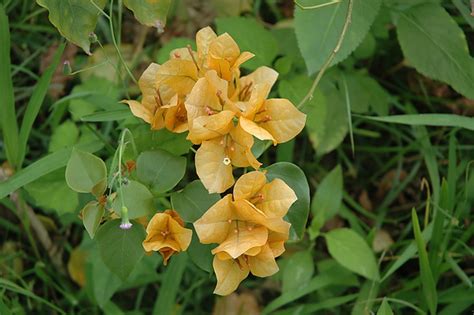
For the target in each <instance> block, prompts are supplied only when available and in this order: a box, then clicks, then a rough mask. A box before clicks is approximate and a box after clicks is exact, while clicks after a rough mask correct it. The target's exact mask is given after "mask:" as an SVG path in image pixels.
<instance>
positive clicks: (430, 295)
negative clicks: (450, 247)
mask: <svg viewBox="0 0 474 315" xmlns="http://www.w3.org/2000/svg"><path fill="white" fill-rule="evenodd" d="M411 220H412V224H413V233H414V234H415V241H416V245H417V247H418V262H419V266H420V274H421V276H420V281H421V287H422V289H423V296H424V298H425V302H426V304H427V305H428V308H429V309H430V312H431V314H436V308H437V305H438V295H437V292H436V283H435V281H434V279H433V273H432V272H431V268H430V262H429V260H428V253H427V252H426V245H425V241H424V240H423V236H422V235H421V229H420V223H419V222H418V216H417V215H416V210H415V209H414V208H413V209H412V211H411Z"/></svg>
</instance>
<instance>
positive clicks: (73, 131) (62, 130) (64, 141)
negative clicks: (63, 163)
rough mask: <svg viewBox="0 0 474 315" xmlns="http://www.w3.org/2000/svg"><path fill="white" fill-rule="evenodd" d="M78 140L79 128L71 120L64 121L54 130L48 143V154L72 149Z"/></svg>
mask: <svg viewBox="0 0 474 315" xmlns="http://www.w3.org/2000/svg"><path fill="white" fill-rule="evenodd" d="M78 139H79V128H77V126H76V124H75V123H74V122H72V121H71V120H66V121H65V122H63V123H62V124H61V125H59V126H58V127H57V128H56V129H54V131H53V134H52V135H51V139H50V141H49V148H48V151H49V152H56V151H58V150H61V149H64V148H67V147H72V146H73V145H74V144H76V142H77V140H78Z"/></svg>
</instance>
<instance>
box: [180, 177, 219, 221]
mask: <svg viewBox="0 0 474 315" xmlns="http://www.w3.org/2000/svg"><path fill="white" fill-rule="evenodd" d="M219 199H220V196H219V194H210V193H209V192H208V191H207V189H206V188H205V187H204V185H203V184H202V183H201V181H200V180H195V181H193V182H191V183H189V184H188V185H186V187H184V189H183V190H182V191H181V192H176V193H174V194H172V195H171V203H172V204H173V207H174V210H176V211H177V212H178V213H179V214H180V216H181V218H182V219H183V220H184V221H185V222H194V221H196V220H197V219H199V218H200V217H201V216H202V215H203V214H204V212H206V211H207V210H208V209H209V208H210V207H211V206H212V205H213V204H215V203H216V202H217V201H219Z"/></svg>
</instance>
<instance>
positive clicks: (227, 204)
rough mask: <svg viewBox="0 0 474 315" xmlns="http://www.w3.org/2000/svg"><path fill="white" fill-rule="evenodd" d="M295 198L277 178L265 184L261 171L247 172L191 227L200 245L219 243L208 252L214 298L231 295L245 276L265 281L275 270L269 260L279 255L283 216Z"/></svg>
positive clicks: (285, 228)
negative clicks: (249, 275)
mask: <svg viewBox="0 0 474 315" xmlns="http://www.w3.org/2000/svg"><path fill="white" fill-rule="evenodd" d="M296 199H297V198H296V195H295V193H294V192H293V190H292V189H291V188H290V187H288V185H287V184H285V182H283V181H282V180H281V179H274V180H273V181H271V182H270V183H268V182H267V178H266V176H265V174H264V173H263V172H259V171H253V172H250V173H247V174H245V175H243V176H242V177H240V178H239V179H238V180H237V182H236V183H235V186H234V192H233V194H228V195H226V196H225V197H224V198H222V199H221V200H220V201H218V202H217V203H216V204H214V205H213V206H212V207H211V208H210V209H209V210H208V211H207V212H206V213H205V214H204V215H203V216H202V217H201V218H200V219H199V220H197V221H196V222H195V223H194V228H195V229H196V233H197V235H198V237H199V240H200V242H201V243H203V244H211V243H217V244H219V245H218V246H217V247H216V248H214V249H213V250H212V253H213V254H214V255H215V256H214V261H213V267H214V271H215V273H216V276H217V286H216V289H215V291H214V293H216V294H219V295H227V294H230V293H232V292H233V291H234V290H235V289H236V288H237V287H238V285H239V283H240V282H241V281H242V280H243V279H245V278H246V277H247V276H248V274H249V272H251V273H252V274H253V275H255V276H258V277H268V276H271V275H273V274H274V273H276V272H277V271H278V265H277V263H276V262H275V258H276V257H278V256H280V255H281V254H282V253H283V252H284V251H285V247H284V242H285V241H286V240H288V234H289V229H290V224H289V223H288V222H286V221H285V220H283V217H284V216H285V215H286V213H287V212H288V209H289V208H290V206H291V205H292V204H293V203H294V202H295V201H296Z"/></svg>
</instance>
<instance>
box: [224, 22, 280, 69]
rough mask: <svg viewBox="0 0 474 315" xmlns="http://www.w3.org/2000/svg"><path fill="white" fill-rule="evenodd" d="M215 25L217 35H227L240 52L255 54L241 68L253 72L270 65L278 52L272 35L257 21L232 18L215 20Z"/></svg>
mask: <svg viewBox="0 0 474 315" xmlns="http://www.w3.org/2000/svg"><path fill="white" fill-rule="evenodd" d="M216 24H217V30H218V31H219V33H224V32H227V33H229V34H230V35H231V36H232V38H234V40H235V41H236V42H237V44H238V45H239V47H240V50H241V51H249V52H251V53H253V54H255V57H253V58H252V59H250V60H249V61H247V62H245V63H244V64H243V65H242V67H243V68H246V69H250V70H255V69H256V68H258V67H259V66H269V65H271V64H272V61H273V59H275V57H276V55H277V52H278V45H277V42H276V40H275V38H274V37H273V34H272V33H271V32H270V31H268V30H266V29H265V28H264V27H263V26H262V25H261V24H259V23H258V22H257V20H255V19H251V18H245V17H236V16H234V17H228V18H219V19H217V20H216Z"/></svg>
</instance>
